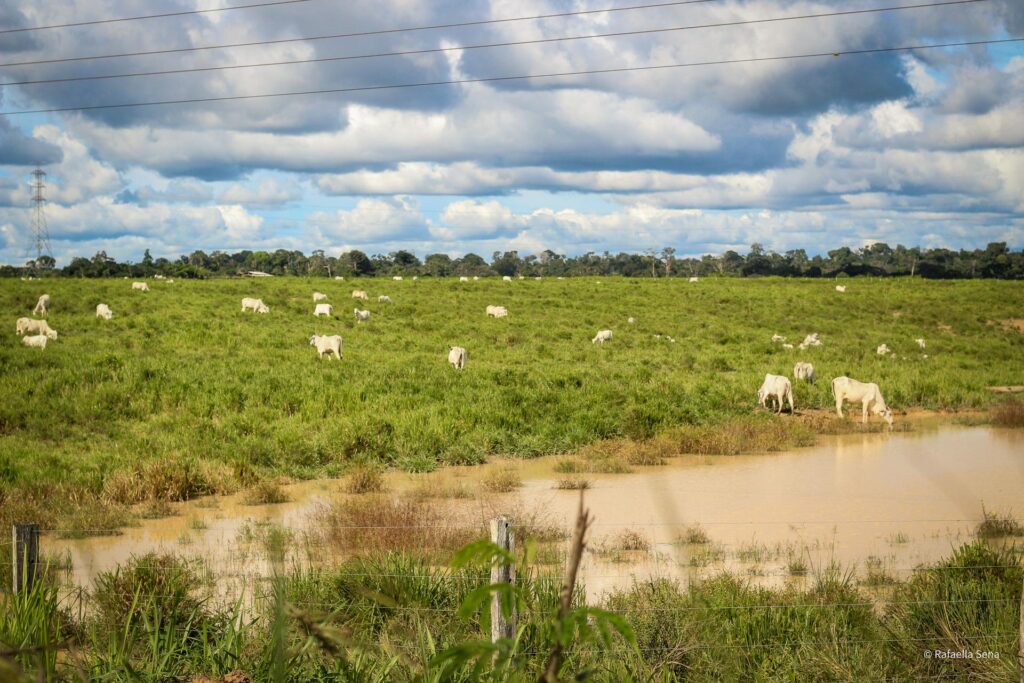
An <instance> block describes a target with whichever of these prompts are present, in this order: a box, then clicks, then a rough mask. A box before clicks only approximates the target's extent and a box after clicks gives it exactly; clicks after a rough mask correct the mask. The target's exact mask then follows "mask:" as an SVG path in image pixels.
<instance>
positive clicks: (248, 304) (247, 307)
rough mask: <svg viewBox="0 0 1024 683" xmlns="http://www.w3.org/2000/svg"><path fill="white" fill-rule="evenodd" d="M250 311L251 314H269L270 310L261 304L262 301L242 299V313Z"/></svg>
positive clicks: (248, 298) (249, 298)
mask: <svg viewBox="0 0 1024 683" xmlns="http://www.w3.org/2000/svg"><path fill="white" fill-rule="evenodd" d="M246 311H252V312H253V313H270V308H269V307H268V306H267V305H266V304H265V303H263V299H253V298H251V297H245V298H244V299H242V313H245V312H246Z"/></svg>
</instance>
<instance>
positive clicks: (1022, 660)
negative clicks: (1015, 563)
mask: <svg viewBox="0 0 1024 683" xmlns="http://www.w3.org/2000/svg"><path fill="white" fill-rule="evenodd" d="M1018 628H1020V634H1019V635H1020V638H1019V640H1018V641H1017V667H1018V668H1019V669H1020V683H1024V581H1021V587H1020V626H1019V627H1018Z"/></svg>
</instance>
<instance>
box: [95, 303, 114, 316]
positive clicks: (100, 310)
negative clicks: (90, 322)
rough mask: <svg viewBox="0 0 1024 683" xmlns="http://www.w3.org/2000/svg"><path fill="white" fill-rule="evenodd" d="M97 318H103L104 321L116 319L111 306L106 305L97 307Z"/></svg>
mask: <svg viewBox="0 0 1024 683" xmlns="http://www.w3.org/2000/svg"><path fill="white" fill-rule="evenodd" d="M96 317H97V318H103V319H104V320H110V319H111V318H113V317H114V312H113V311H112V310H110V306H108V305H106V304H97V305H96Z"/></svg>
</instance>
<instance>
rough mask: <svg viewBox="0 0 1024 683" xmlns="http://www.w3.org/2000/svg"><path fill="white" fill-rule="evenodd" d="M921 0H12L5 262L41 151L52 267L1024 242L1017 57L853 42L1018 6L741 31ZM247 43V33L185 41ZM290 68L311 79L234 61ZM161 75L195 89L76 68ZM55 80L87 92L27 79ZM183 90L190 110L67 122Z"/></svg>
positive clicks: (996, 17)
mask: <svg viewBox="0 0 1024 683" xmlns="http://www.w3.org/2000/svg"><path fill="white" fill-rule="evenodd" d="M254 1H255V2H265V1H267V0H254ZM664 1H665V0H662V2H664ZM924 1H926V0H916V1H913V0H902V1H900V0H841V1H840V0H834V1H828V0H820V1H817V2H808V1H802V0H800V1H788V0H757V1H756V2H755V1H743V0H703V1H694V0H691V1H690V2H685V3H669V4H667V5H666V6H661V7H646V8H639V9H631V10H627V11H597V12H594V11H591V10H608V9H610V8H614V7H624V6H627V5H628V6H637V5H644V4H648V3H647V2H645V0H514V1H512V2H509V1H507V0H506V1H504V2H498V1H497V0H472V1H470V2H466V1H464V0H351V1H348V2H334V1H333V0H301V1H300V2H291V3H287V4H275V5H269V6H266V7H255V8H249V9H234V10H227V11H217V12H200V13H191V14H183V15H178V16H170V17H163V18H151V19H145V20H133V21H117V22H107V23H101V24H88V25H84V26H75V27H58V28H48V29H39V30H30V31H18V30H14V29H22V28H31V27H40V26H51V25H54V24H68V23H77V22H93V21H97V20H109V19H114V18H126V17H137V16H140V15H152V14H163V13H175V12H190V11H193V10H208V9H217V8H225V7H230V6H231V5H238V4H246V5H248V4H252V3H251V2H241V0H234V1H233V2H228V1H225V0H90V2H87V3H84V2H74V1H72V0H46V1H45V2H39V1H38V0H5V2H4V3H3V4H2V5H0V83H3V84H11V83H22V84H20V85H3V86H2V87H0V111H2V112H5V113H4V114H2V115H0V263H13V264H20V263H23V262H24V261H25V260H26V259H27V258H30V257H32V256H34V255H35V246H34V242H33V238H32V233H31V215H32V213H31V211H30V206H31V189H30V187H29V182H30V180H31V175H30V174H31V171H32V170H33V168H35V166H36V165H37V164H39V165H41V166H42V168H43V169H44V170H45V171H46V173H47V188H46V197H47V199H48V202H47V205H46V219H47V224H48V228H49V234H50V243H51V248H52V253H53V255H54V256H55V257H56V258H57V260H58V264H60V265H63V264H66V263H67V262H68V261H69V260H70V259H71V258H72V257H74V256H86V257H89V256H92V255H93V254H95V253H96V252H98V251H100V250H103V251H106V252H107V254H108V255H110V256H113V257H116V258H118V259H130V260H138V259H139V258H141V256H142V254H143V251H144V250H146V249H149V250H150V252H151V253H152V255H153V256H154V257H161V256H163V257H168V258H174V257H177V256H178V255H181V254H188V253H190V252H192V251H194V250H196V249H203V250H205V251H213V250H217V249H220V250H226V251H238V250H241V249H253V250H256V249H269V250H273V249H278V248H284V249H299V250H301V251H303V252H306V253H309V252H310V251H312V250H314V249H323V250H325V251H326V252H327V253H328V254H330V255H337V254H340V253H341V252H343V251H348V250H350V249H360V250H362V251H365V252H367V253H370V254H375V253H389V252H392V251H395V250H398V249H405V250H409V251H413V252H415V253H416V254H418V255H419V256H420V257H421V258H422V257H423V256H425V255H426V254H428V253H434V252H443V253H448V254H450V255H453V256H455V255H461V254H464V253H467V252H475V253H477V254H481V255H484V256H485V257H489V256H490V254H491V253H492V252H493V251H496V250H508V249H516V250H518V251H519V252H520V254H522V255H526V254H531V253H539V252H540V251H543V250H545V249H551V250H553V251H555V252H558V253H563V254H570V255H575V254H581V253H585V252H589V251H594V252H602V251H606V250H607V251H612V252H617V251H643V250H645V249H651V248H655V249H660V248H662V247H665V246H672V247H675V248H676V250H677V254H679V255H698V254H704V253H721V252H722V251H725V250H727V249H737V250H745V249H746V248H747V247H748V245H750V244H752V243H754V242H759V243H761V244H762V245H764V246H765V247H766V248H768V249H774V250H777V251H785V250H789V249H796V248H803V249H806V250H807V251H808V252H809V253H812V254H815V253H822V252H824V251H827V250H829V249H833V248H836V247H838V246H851V247H860V246H863V245H866V244H870V243H872V242H876V241H884V242H888V243H889V244H896V243H901V244H905V245H919V246H923V247H949V248H973V247H983V246H984V245H985V244H987V243H988V242H993V241H1001V242H1007V243H1009V244H1010V246H1011V247H1013V248H1021V247H1024V42H1004V43H999V44H986V45H972V46H962V47H945V48H937V49H927V50H924V49H922V50H914V51H892V52H873V53H868V54H859V55H857V54H843V53H844V52H847V51H856V50H872V49H876V48H893V47H906V46H920V45H936V44H948V43H963V42H976V41H992V40H1006V39H1009V38H1014V37H1024V2H1021V0H977V1H974V2H966V3H959V4H948V5H944V6H936V7H922V8H915V9H903V10H894V11H887V12H865V13H848V14H843V15H840V16H830V17H810V18H802V19H793V20H783V21H761V22H760V23H742V24H736V23H735V22H750V21H752V20H764V19H779V18H783V17H793V16H804V15H814V14H828V13H835V12H851V11H854V10H860V9H869V8H886V7H898V6H900V5H909V4H920V3H921V2H924ZM652 4H653V3H652ZM588 11H589V12H588ZM573 12H588V13H583V14H575V15H572V16H557V17H548V18H544V19H528V20H522V21H494V20H504V19H517V18H523V17H536V16H537V15H545V14H557V13H573ZM465 22H476V23H474V24H472V25H469V26H456V27H452V26H449V27H447V28H433V29H425V30H414V31H403V30H399V31H395V30H394V29H408V28H415V27H425V26H436V25H438V24H457V23H465ZM479 22H489V23H479ZM724 23H732V24H733V25H731V26H707V25H708V24H724ZM695 26H703V28H692V27H695ZM685 27H691V28H685ZM653 29H657V31H656V32H651V31H652V30H653ZM366 32H375V33H374V34H373V35H361V36H351V35H350V36H348V37H343V38H331V39H322V40H308V39H309V38H311V37H317V36H325V35H337V34H352V33H366ZM610 33H619V34H622V33H627V35H616V36H610V35H607V34H610ZM594 36H597V37H594ZM568 37H573V38H578V39H573V40H551V39H559V38H561V39H564V38H568ZM301 38H304V39H306V40H296V39H301ZM268 41H277V42H271V43H269V44H267V42H268ZM522 41H531V42H529V43H528V44H525V45H524V44H520V45H503V46H492V47H473V46H482V45H493V44H495V43H512V42H522ZM537 41H541V42H537ZM237 43H263V44H260V45H249V46H247V47H231V48H218V49H202V50H195V49H192V50H189V49H187V48H197V47H203V48H206V47H209V46H223V45H225V44H237ZM183 48H184V49H185V50H184V51H181V50H182V49H183ZM167 50H179V51H177V52H166V51H167ZM154 51H164V52H163V53H162V54H149V55H135V56H131V57H117V58H110V57H108V58H103V59H81V57H95V56H99V55H111V54H121V53H138V52H154ZM395 52H400V53H403V54H397V55H396V54H390V55H385V56H380V54H381V53H395ZM817 53H825V56H823V57H811V58H800V59H781V60H780V59H767V60H766V59H764V58H774V57H785V56H794V55H806V54H817ZM832 53H840V54H839V55H838V56H832ZM367 55H377V56H369V57H368V56H367ZM338 57H349V59H336V58H338ZM352 57H359V58H352ZM332 58H334V59H332ZM750 59H760V60H762V61H756V62H754V61H749V60H750ZM54 60H64V61H54ZM310 60H317V61H310ZM325 60H328V61H325ZM736 60H741V61H736ZM742 60H747V61H742ZM41 61H45V62H46V63H39V62H41ZM281 61H292V62H294V61H301V62H304V63H300V64H288V65H275V66H259V67H253V66H251V65H253V64H265V63H267V62H281ZM722 61H731V62H732V63H727V64H706V63H707V62H722ZM17 62H35V63H32V64H20V65H16V64H14V63H17ZM694 63H705V64H702V65H694ZM679 64H686V65H690V66H683V67H671V68H657V69H650V68H642V67H652V66H658V67H660V66H666V65H679ZM247 65H248V66H247ZM224 67H232V68H224ZM624 68H625V69H633V70H632V71H621V70H620V69H624ZM196 69H204V70H202V71H195V70H196ZM168 70H177V71H181V70H191V72H188V73H173V74H160V75H145V76H132V77H119V78H101V79H96V78H93V79H91V80H81V79H82V78H84V77H96V76H116V75H124V74H128V73H139V72H146V73H149V72H153V71H168ZM615 70H619V71H615ZM581 71H601V72H602V73H589V74H579V73H576V74H575V75H557V76H553V77H543V78H541V77H534V78H513V79H506V80H493V79H495V78H504V77H509V76H516V77H521V76H531V75H532V76H537V75H540V74H566V72H581ZM54 79H79V80H61V81H59V82H50V83H27V84H26V83H23V82H24V81H40V80H54ZM487 79H491V80H487ZM453 81H463V82H453ZM465 81H470V82H465ZM437 82H442V84H440V85H426V86H418V87H404V88H381V87H379V86H390V85H398V84H406V85H408V84H423V83H437ZM324 90H334V91H344V92H331V93H323V92H320V93H318V94H304V95H290V96H283V97H250V96H253V95H267V94H275V93H296V92H308V91H324ZM239 96H242V97H244V98H245V99H231V100H223V99H222V100H220V101H209V100H211V99H212V100H216V99H217V98H226V97H232V98H237V97H239ZM182 99H189V100H195V99H203V100H208V101H205V102H193V103H178V104H168V105H157V106H142V107H138V106H133V107H107V108H94V109H84V110H83V109H80V108H82V107H97V106H99V107H104V106H105V105H115V104H116V105H120V104H134V103H141V102H156V101H167V100H182ZM76 108H77V109H76ZM51 109H71V111H63V112H50V113H25V112H33V111H36V112H37V111H38V110H51Z"/></svg>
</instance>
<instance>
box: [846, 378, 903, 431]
mask: <svg viewBox="0 0 1024 683" xmlns="http://www.w3.org/2000/svg"><path fill="white" fill-rule="evenodd" d="M832 395H833V396H835V399H836V413H837V414H838V415H839V417H842V416H843V403H844V402H847V401H848V402H850V403H859V404H860V405H861V415H862V417H861V422H863V423H864V424H867V421H868V411H871V412H872V413H873V414H875V415H878V416H880V417H881V418H882V419H883V420H885V421H886V422H887V423H889V427H890V428H891V427H892V411H891V410H889V406H887V405H885V399H884V398H882V392H881V391H880V390H879V389H878V385H877V384H875V383H874V382H858V381H857V380H855V379H850V378H849V377H836V378H835V379H834V380H832Z"/></svg>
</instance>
